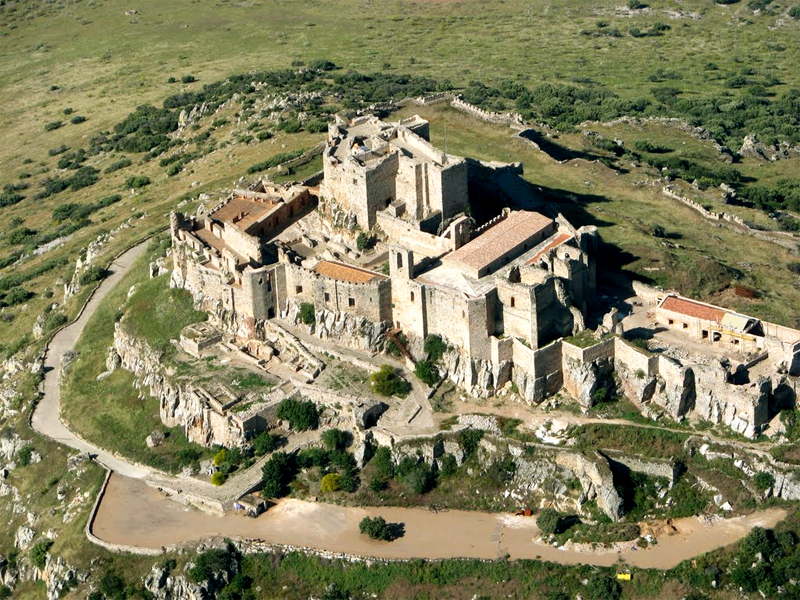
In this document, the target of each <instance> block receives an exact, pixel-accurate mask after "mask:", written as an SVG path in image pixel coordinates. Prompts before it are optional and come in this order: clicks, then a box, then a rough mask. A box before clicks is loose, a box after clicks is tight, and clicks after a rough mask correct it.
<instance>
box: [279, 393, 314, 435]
mask: <svg viewBox="0 0 800 600" xmlns="http://www.w3.org/2000/svg"><path fill="white" fill-rule="evenodd" d="M278 418H279V419H281V420H283V421H288V422H289V426H290V427H291V428H292V429H294V430H295V431H306V430H308V429H316V428H317V427H319V411H318V410H317V405H316V404H314V403H313V402H312V401H311V400H294V399H293V398H286V399H284V400H281V403H280V405H279V406H278Z"/></svg>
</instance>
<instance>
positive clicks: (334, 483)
mask: <svg viewBox="0 0 800 600" xmlns="http://www.w3.org/2000/svg"><path fill="white" fill-rule="evenodd" d="M340 479H341V476H340V475H339V474H338V473H328V474H327V475H325V477H323V478H322V483H321V484H320V489H321V490H322V493H323V494H330V493H331V492H338V491H339V490H340V489H341V484H340V481H339V480H340Z"/></svg>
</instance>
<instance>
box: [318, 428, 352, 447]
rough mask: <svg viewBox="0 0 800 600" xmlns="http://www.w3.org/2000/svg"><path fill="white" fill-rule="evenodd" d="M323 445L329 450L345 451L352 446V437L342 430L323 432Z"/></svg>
mask: <svg viewBox="0 0 800 600" xmlns="http://www.w3.org/2000/svg"><path fill="white" fill-rule="evenodd" d="M322 443H323V444H325V447H326V448H327V449H328V450H344V449H345V448H347V446H349V445H350V435H349V434H348V433H347V432H346V431H342V430H341V429H327V430H325V431H324V432H322Z"/></svg>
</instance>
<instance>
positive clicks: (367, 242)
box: [326, 125, 377, 252]
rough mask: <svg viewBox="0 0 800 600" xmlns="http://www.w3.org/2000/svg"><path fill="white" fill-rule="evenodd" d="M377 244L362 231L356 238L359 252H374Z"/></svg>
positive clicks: (373, 237) (374, 239) (375, 240)
mask: <svg viewBox="0 0 800 600" xmlns="http://www.w3.org/2000/svg"><path fill="white" fill-rule="evenodd" d="M326 128H327V125H326ZM375 242H377V239H376V238H375V236H374V235H369V234H367V233H364V232H363V231H362V232H361V233H359V234H358V237H357V238H356V248H357V249H358V251H359V252H364V250H372V249H373V248H374V247H375Z"/></svg>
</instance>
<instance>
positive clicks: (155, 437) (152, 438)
mask: <svg viewBox="0 0 800 600" xmlns="http://www.w3.org/2000/svg"><path fill="white" fill-rule="evenodd" d="M145 443H146V444H147V447H148V448H155V447H156V446H160V445H161V444H163V443H164V434H163V432H161V431H159V430H155V431H154V432H153V433H151V434H150V435H148V436H147V438H146V439H145Z"/></svg>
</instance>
